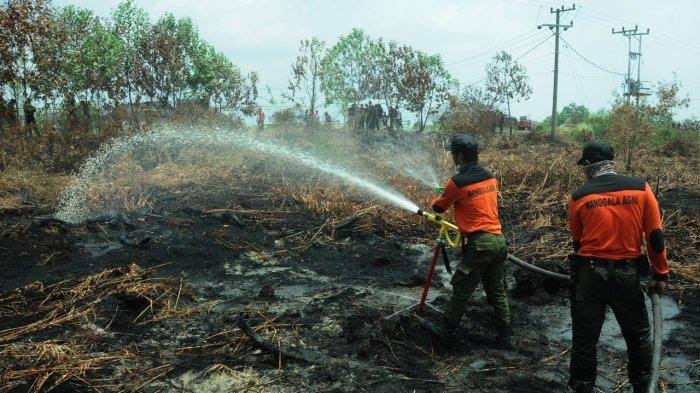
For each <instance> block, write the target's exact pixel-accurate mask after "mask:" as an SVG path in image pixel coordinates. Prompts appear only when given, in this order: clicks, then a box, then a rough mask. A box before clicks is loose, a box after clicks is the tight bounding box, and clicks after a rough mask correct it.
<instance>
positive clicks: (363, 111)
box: [359, 104, 368, 130]
mask: <svg viewBox="0 0 700 393" xmlns="http://www.w3.org/2000/svg"><path fill="white" fill-rule="evenodd" d="M359 112H360V113H359V117H360V129H361V130H364V129H365V128H367V115H368V114H367V105H365V104H362V105H360V111H359Z"/></svg>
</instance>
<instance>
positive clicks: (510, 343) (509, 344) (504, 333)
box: [496, 326, 515, 349]
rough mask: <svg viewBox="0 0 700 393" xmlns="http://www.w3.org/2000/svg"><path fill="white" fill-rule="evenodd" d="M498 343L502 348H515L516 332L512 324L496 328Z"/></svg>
mask: <svg viewBox="0 0 700 393" xmlns="http://www.w3.org/2000/svg"><path fill="white" fill-rule="evenodd" d="M496 343H497V344H498V346H499V347H500V348H503V349H513V348H515V334H514V332H513V328H512V327H510V326H503V327H499V328H498V330H496Z"/></svg>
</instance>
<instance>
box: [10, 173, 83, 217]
mask: <svg viewBox="0 0 700 393" xmlns="http://www.w3.org/2000/svg"><path fill="white" fill-rule="evenodd" d="M70 179H71V176H70V175H68V174H54V173H47V172H45V171H43V170H42V169H40V168H31V169H24V168H17V167H12V166H11V167H6V168H5V170H4V171H1V172H0V203H1V204H2V205H0V206H2V208H5V207H12V206H17V205H18V204H19V205H21V204H22V203H23V202H41V203H46V204H55V203H56V201H57V200H58V198H59V196H60V195H61V193H62V192H63V190H64V189H65V188H66V187H67V186H68V183H69V182H70Z"/></svg>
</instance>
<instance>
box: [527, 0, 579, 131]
mask: <svg viewBox="0 0 700 393" xmlns="http://www.w3.org/2000/svg"><path fill="white" fill-rule="evenodd" d="M575 9H576V4H573V5H572V6H571V8H565V7H564V6H561V8H557V9H554V8H550V9H549V13H550V14H557V19H556V23H554V24H551V23H547V24H542V25H539V26H537V28H538V29H541V28H542V26H545V27H549V30H554V38H555V42H554V92H553V93H552V117H551V129H550V137H551V139H552V143H554V142H555V141H556V137H557V135H556V128H557V85H558V83H559V28H560V27H561V28H562V29H564V31H566V30H568V29H569V28H570V27H574V22H573V21H571V23H570V24H568V25H561V24H559V17H560V15H561V13H562V12H567V11H573V10H575Z"/></svg>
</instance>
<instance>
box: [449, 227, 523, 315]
mask: <svg viewBox="0 0 700 393" xmlns="http://www.w3.org/2000/svg"><path fill="white" fill-rule="evenodd" d="M507 255H508V252H507V249H506V240H505V238H504V237H503V235H494V234H490V233H486V232H481V233H476V234H472V235H470V236H469V238H468V240H467V242H466V243H465V245H464V246H463V247H462V260H461V262H460V263H459V265H457V271H456V272H455V274H454V275H453V276H452V280H451V281H450V283H451V284H452V298H451V299H450V301H449V303H448V304H447V308H446V310H445V316H444V322H445V324H446V325H448V326H456V325H458V324H459V321H460V320H461V319H462V316H463V315H464V313H465V311H466V307H467V301H468V300H469V297H470V296H471V295H472V293H473V292H474V290H475V289H476V287H477V285H479V283H480V282H481V283H482V284H483V287H484V292H486V299H487V301H488V302H489V304H490V305H491V307H493V310H494V312H495V313H496V318H497V320H498V324H499V327H506V326H510V310H509V308H508V295H507V292H506V283H505V272H504V263H505V260H506V256H507Z"/></svg>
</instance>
